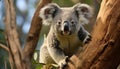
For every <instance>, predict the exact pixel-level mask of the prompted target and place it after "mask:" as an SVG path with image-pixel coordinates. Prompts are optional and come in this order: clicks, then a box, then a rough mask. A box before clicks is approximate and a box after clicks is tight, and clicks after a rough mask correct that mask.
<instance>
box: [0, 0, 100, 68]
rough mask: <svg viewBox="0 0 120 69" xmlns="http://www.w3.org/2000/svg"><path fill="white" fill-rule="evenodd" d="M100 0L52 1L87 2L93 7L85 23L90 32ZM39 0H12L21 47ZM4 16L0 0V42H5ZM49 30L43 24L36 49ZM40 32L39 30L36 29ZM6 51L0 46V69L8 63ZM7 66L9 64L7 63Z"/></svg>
mask: <svg viewBox="0 0 120 69" xmlns="http://www.w3.org/2000/svg"><path fill="white" fill-rule="evenodd" d="M100 1H101V0H53V2H55V3H57V4H59V5H60V6H61V7H64V6H67V7H68V6H73V5H74V4H76V3H79V2H81V3H87V4H89V5H90V6H92V7H93V8H94V17H93V19H91V22H90V23H89V24H88V25H86V26H85V27H86V29H87V30H88V31H90V32H91V30H92V27H93V25H94V23H95V19H96V16H97V13H98V10H99V6H100ZM38 3H39V0H14V6H15V10H16V24H17V30H18V33H19V38H20V43H21V44H22V47H23V46H24V44H25V41H26V36H27V33H28V32H29V29H30V25H31V20H32V17H33V15H34V12H35V10H36V7H37V4H38ZM4 17H5V5H4V0H0V43H2V44H6V41H5V36H4ZM48 31H49V27H48V26H43V27H42V30H41V34H40V37H39V42H38V46H37V48H36V51H37V50H38V51H39V48H40V46H41V44H42V43H43V37H44V34H47V33H48ZM38 32H40V31H38ZM7 57H8V53H7V52H6V51H5V50H3V49H1V48H0V69H5V65H6V64H8V58H7ZM8 66H9V64H8Z"/></svg>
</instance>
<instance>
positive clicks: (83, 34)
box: [78, 26, 92, 44]
mask: <svg viewBox="0 0 120 69" xmlns="http://www.w3.org/2000/svg"><path fill="white" fill-rule="evenodd" d="M78 37H79V39H80V40H81V41H83V43H84V44H86V43H89V42H90V41H91V38H92V37H91V35H90V33H89V32H88V31H87V30H85V29H84V27H83V26H81V27H80V30H79V31H78Z"/></svg>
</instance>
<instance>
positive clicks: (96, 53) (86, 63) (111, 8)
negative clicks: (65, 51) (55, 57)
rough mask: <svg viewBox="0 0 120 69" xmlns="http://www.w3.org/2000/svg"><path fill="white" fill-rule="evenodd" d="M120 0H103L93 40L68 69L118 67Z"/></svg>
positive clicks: (106, 68) (107, 68) (72, 59)
mask: <svg viewBox="0 0 120 69" xmlns="http://www.w3.org/2000/svg"><path fill="white" fill-rule="evenodd" d="M119 3H120V0H103V1H102V3H101V8H100V11H99V14H98V17H97V20H96V24H95V26H94V29H93V32H92V41H91V42H90V43H89V44H87V45H86V49H85V50H84V51H83V52H82V53H80V54H79V55H77V57H79V58H77V57H76V56H73V57H72V58H71V62H70V63H69V68H68V69H77V68H78V69H116V68H117V66H118V65H119V63H120V37H119V36H120V7H119V6H120V4H119Z"/></svg>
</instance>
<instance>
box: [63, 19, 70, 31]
mask: <svg viewBox="0 0 120 69" xmlns="http://www.w3.org/2000/svg"><path fill="white" fill-rule="evenodd" d="M63 30H64V31H69V23H68V21H65V22H64V29H63Z"/></svg>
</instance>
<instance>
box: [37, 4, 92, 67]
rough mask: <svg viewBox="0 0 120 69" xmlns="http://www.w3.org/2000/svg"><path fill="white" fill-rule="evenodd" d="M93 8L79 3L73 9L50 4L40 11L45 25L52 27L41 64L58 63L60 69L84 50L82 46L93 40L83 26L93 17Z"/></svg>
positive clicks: (41, 52)
mask: <svg viewBox="0 0 120 69" xmlns="http://www.w3.org/2000/svg"><path fill="white" fill-rule="evenodd" d="M92 14H93V12H92V8H91V7H90V6H89V5H87V4H81V3H78V4H76V5H74V6H73V7H63V8H61V7H59V6H58V5H57V4H56V3H50V4H48V5H46V6H44V7H43V8H42V9H41V10H40V14H39V16H40V17H41V18H42V20H43V24H45V25H50V30H49V33H48V35H47V37H46V39H45V40H44V42H43V44H42V46H41V48H40V59H39V62H40V63H44V64H53V63H56V64H58V65H59V67H60V68H63V67H64V66H65V65H66V64H67V60H68V58H69V57H71V56H72V55H73V54H75V53H76V52H77V50H78V49H79V48H82V44H85V43H88V42H89V41H90V40H91V35H90V33H89V32H88V31H87V30H85V29H84V27H83V25H84V24H88V23H89V20H90V18H91V17H92Z"/></svg>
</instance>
